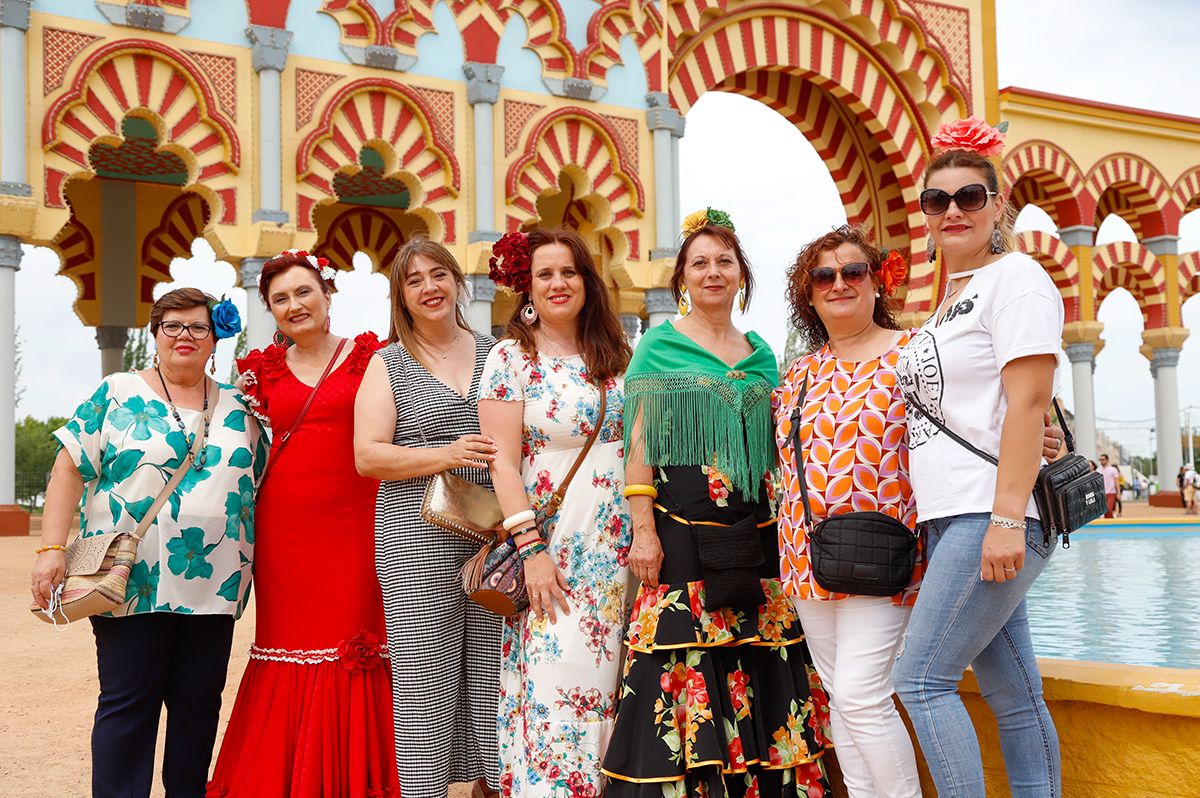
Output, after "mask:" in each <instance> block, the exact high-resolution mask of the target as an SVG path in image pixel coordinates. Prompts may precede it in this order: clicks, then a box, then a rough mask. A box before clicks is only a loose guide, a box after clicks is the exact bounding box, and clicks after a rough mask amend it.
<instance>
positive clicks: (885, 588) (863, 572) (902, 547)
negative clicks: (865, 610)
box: [788, 376, 917, 596]
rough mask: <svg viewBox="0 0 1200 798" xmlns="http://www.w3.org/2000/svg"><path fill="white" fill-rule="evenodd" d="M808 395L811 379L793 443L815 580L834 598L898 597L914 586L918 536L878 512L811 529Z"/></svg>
mask: <svg viewBox="0 0 1200 798" xmlns="http://www.w3.org/2000/svg"><path fill="white" fill-rule="evenodd" d="M807 393H808V377H807V376H805V378H804V384H803V386H802V387H801V388H800V398H799V399H798V400H797V402H796V408H795V409H794V410H793V411H792V432H791V435H790V436H789V437H788V441H789V442H790V443H791V446H792V450H793V451H794V452H795V455H796V481H797V482H799V483H800V499H801V501H802V502H803V503H804V518H805V521H806V522H807V523H808V524H809V525H810V530H809V533H808V553H809V561H810V562H811V564H812V572H813V579H815V580H816V582H817V584H818V585H820V586H821V587H823V588H825V589H826V590H828V591H830V592H833V593H850V594H853V595H857V596H893V595H895V594H896V593H899V592H900V591H901V590H903V589H904V588H906V587H908V585H909V583H910V582H911V581H912V574H913V568H914V567H915V566H916V564H917V535H916V534H915V533H914V532H913V531H912V530H911V529H909V528H908V527H907V526H905V525H904V524H902V523H900V522H899V521H898V520H896V519H895V518H892V517H891V516H890V515H886V514H884V513H880V512H875V511H873V510H866V511H858V512H851V513H842V514H841V515H835V516H833V517H831V518H826V519H825V520H824V521H821V522H820V523H818V524H813V523H812V517H813V514H812V506H811V505H810V504H809V502H808V484H807V483H808V478H807V477H806V475H805V473H804V445H803V442H802V441H801V439H800V414H801V409H802V408H803V407H804V396H805V394H807Z"/></svg>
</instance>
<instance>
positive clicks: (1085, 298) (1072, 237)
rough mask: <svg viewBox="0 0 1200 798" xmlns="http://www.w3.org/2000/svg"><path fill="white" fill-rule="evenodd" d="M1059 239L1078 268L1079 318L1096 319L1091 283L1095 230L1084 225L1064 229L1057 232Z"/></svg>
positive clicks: (1094, 291) (1094, 293)
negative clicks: (1068, 250) (1073, 258)
mask: <svg viewBox="0 0 1200 798" xmlns="http://www.w3.org/2000/svg"><path fill="white" fill-rule="evenodd" d="M1058 236H1059V239H1060V240H1061V241H1062V242H1063V243H1064V244H1066V245H1067V246H1068V247H1070V248H1071V254H1072V255H1074V256H1075V264H1076V266H1078V268H1079V275H1080V279H1079V318H1081V319H1087V320H1089V321H1094V320H1095V319H1096V286H1095V283H1094V282H1093V281H1092V270H1093V267H1092V246H1093V245H1094V243H1095V241H1096V228H1094V227H1091V226H1089V225H1086V224H1078V225H1074V226H1072V227H1064V228H1062V229H1061V230H1059V231H1058Z"/></svg>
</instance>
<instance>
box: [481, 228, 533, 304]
mask: <svg viewBox="0 0 1200 798" xmlns="http://www.w3.org/2000/svg"><path fill="white" fill-rule="evenodd" d="M531 263H532V256H531V254H530V252H529V236H527V235H525V234H524V233H522V232H520V231H517V232H515V233H508V234H506V235H503V236H501V237H500V240H499V241H497V242H496V243H495V244H492V257H490V258H488V277H490V278H492V282H494V283H495V284H496V285H503V286H507V287H508V288H511V289H512V290H513V291H515V292H516V293H518V294H524V293H527V292H528V291H529V286H530V285H531V284H532V283H533V272H532V270H531Z"/></svg>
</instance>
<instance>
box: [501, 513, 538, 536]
mask: <svg viewBox="0 0 1200 798" xmlns="http://www.w3.org/2000/svg"><path fill="white" fill-rule="evenodd" d="M533 519H534V515H533V510H522V511H521V512H519V513H513V514H512V515H510V516H509V517H508V518H505V519H504V528H505V529H506V530H508V531H509V532H511V531H512V530H513V528H514V527H516V526H517V524H523V523H525V522H526V521H532V520H533Z"/></svg>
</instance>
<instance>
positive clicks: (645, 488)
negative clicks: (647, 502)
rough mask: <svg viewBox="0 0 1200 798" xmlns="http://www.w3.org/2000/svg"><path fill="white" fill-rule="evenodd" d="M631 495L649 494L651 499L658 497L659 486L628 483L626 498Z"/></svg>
mask: <svg viewBox="0 0 1200 798" xmlns="http://www.w3.org/2000/svg"><path fill="white" fill-rule="evenodd" d="M630 496H649V497H650V498H651V499H657V498H658V488H656V487H654V486H653V485H639V484H634V485H626V486H625V498H626V499H628V498H629V497H630Z"/></svg>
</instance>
